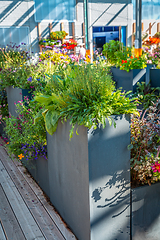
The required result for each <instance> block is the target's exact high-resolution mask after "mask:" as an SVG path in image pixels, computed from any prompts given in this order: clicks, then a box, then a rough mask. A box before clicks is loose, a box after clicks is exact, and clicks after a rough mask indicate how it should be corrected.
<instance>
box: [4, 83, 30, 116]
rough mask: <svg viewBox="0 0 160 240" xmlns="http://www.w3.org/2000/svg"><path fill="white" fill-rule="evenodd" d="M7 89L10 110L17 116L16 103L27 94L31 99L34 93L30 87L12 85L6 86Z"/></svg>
mask: <svg viewBox="0 0 160 240" xmlns="http://www.w3.org/2000/svg"><path fill="white" fill-rule="evenodd" d="M6 91H7V101H8V111H9V113H10V114H11V115H12V116H15V117H17V115H18V114H17V112H16V105H15V104H14V103H17V102H18V101H21V100H24V97H25V96H28V98H29V99H31V97H32V94H31V93H30V91H31V90H29V89H21V88H13V87H12V86H10V87H7V88H6Z"/></svg>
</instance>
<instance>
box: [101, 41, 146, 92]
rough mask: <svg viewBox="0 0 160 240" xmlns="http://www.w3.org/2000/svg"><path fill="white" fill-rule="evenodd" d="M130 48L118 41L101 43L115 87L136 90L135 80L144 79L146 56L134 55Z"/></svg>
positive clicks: (140, 80)
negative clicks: (137, 56)
mask: <svg viewBox="0 0 160 240" xmlns="http://www.w3.org/2000/svg"><path fill="white" fill-rule="evenodd" d="M132 52H133V50H132V49H131V48H128V47H125V46H123V44H122V43H120V42H118V41H114V40H112V41H110V42H109V43H106V44H104V45H103V54H105V55H106V56H108V58H107V60H108V61H109V63H110V64H111V65H112V67H111V72H112V74H113V79H114V81H115V82H116V85H117V88H119V87H122V90H126V91H129V90H131V91H133V92H135V91H136V87H137V82H142V81H145V73H146V69H145V67H146V66H147V65H146V58H145V56H144V55H142V56H140V57H139V58H136V57H134V55H133V54H132Z"/></svg>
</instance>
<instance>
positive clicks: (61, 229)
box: [0, 140, 76, 240]
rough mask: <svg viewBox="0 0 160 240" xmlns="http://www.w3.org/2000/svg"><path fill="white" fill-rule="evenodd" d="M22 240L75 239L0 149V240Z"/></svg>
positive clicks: (19, 167)
mask: <svg viewBox="0 0 160 240" xmlns="http://www.w3.org/2000/svg"><path fill="white" fill-rule="evenodd" d="M3 144H4V143H3V141H2V140H0V145H3ZM23 239H24V240H25V239H27V240H39V239H41V240H46V239H47V240H52V239H53V240H76V238H75V236H74V235H73V234H72V232H71V231H70V230H69V229H68V228H67V226H66V224H65V223H64V222H63V221H62V219H61V218H60V216H59V215H58V214H57V213H56V211H55V210H54V208H53V206H52V205H51V204H50V203H49V201H48V200H47V198H46V197H45V195H44V194H43V192H42V190H41V189H40V187H39V186H38V185H37V183H36V182H35V181H34V180H33V179H32V177H31V176H30V175H29V173H28V172H27V171H26V169H25V168H24V167H23V166H22V165H21V163H19V162H18V161H17V160H11V158H10V157H9V156H8V154H7V152H6V150H5V148H4V147H3V146H0V240H23Z"/></svg>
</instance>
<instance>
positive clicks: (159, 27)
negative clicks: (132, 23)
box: [157, 23, 160, 32]
mask: <svg viewBox="0 0 160 240" xmlns="http://www.w3.org/2000/svg"><path fill="white" fill-rule="evenodd" d="M157 32H160V23H157Z"/></svg>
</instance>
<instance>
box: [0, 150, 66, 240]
mask: <svg viewBox="0 0 160 240" xmlns="http://www.w3.org/2000/svg"><path fill="white" fill-rule="evenodd" d="M1 156H2V157H1ZM0 158H1V159H2V160H1V161H2V162H3V164H4V166H5V168H6V169H7V171H8V173H9V175H10V177H11V179H12V180H13V181H14V183H15V185H16V187H17V189H18V190H19V192H20V194H21V196H22V198H23V200H24V202H25V203H26V205H27V206H28V208H29V209H30V212H31V213H32V215H33V216H34V218H35V220H36V222H37V223H38V225H39V226H40V228H41V231H43V233H44V235H45V237H46V238H47V239H54V240H64V237H63V235H62V234H61V232H60V231H59V229H58V228H57V226H56V224H55V223H54V221H53V220H52V218H51V217H50V216H49V214H48V213H47V211H46V210H45V208H44V207H43V205H42V203H41V202H40V201H39V199H38V198H37V196H36V194H35V193H34V191H33V190H32V189H31V187H30V186H29V184H28V183H27V182H26V181H25V179H24V177H23V175H22V174H21V173H20V171H19V170H18V168H17V167H16V165H15V164H14V162H13V161H7V160H5V151H4V150H2V151H1V153H0ZM24 174H25V175H26V173H24ZM38 190H39V187H38ZM26 193H27V197H26ZM42 216H43V217H42Z"/></svg>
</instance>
